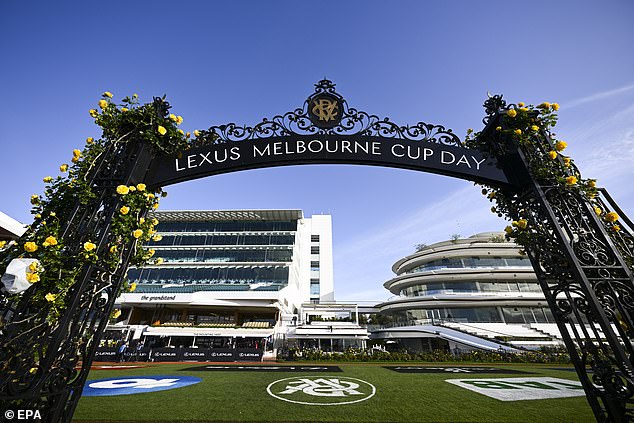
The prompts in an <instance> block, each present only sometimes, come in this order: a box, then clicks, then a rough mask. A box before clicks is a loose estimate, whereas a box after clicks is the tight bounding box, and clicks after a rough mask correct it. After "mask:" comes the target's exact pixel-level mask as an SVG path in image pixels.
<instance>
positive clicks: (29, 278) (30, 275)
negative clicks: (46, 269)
mask: <svg viewBox="0 0 634 423" xmlns="http://www.w3.org/2000/svg"><path fill="white" fill-rule="evenodd" d="M26 280H27V281H29V282H30V283H35V282H39V281H40V275H38V274H37V273H27V274H26Z"/></svg>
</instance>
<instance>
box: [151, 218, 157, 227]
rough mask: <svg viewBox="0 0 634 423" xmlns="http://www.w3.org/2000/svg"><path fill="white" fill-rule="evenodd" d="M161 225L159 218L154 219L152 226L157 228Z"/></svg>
mask: <svg viewBox="0 0 634 423" xmlns="http://www.w3.org/2000/svg"><path fill="white" fill-rule="evenodd" d="M158 224H159V221H158V219H157V218H154V219H152V225H154V226H156V225H158Z"/></svg>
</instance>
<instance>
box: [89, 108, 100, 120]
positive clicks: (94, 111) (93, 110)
mask: <svg viewBox="0 0 634 423" xmlns="http://www.w3.org/2000/svg"><path fill="white" fill-rule="evenodd" d="M88 113H90V116H92V117H94V118H96V117H97V116H99V112H98V111H97V109H90V110H88Z"/></svg>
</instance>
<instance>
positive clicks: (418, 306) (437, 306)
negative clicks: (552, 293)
mask: <svg viewBox="0 0 634 423" xmlns="http://www.w3.org/2000/svg"><path fill="white" fill-rule="evenodd" d="M392 270H393V272H394V273H395V277H393V278H392V279H390V280H388V281H387V282H385V283H384V284H383V285H384V287H385V288H386V289H388V290H389V291H390V292H391V293H392V294H394V296H393V297H391V298H390V299H389V300H387V301H385V302H382V303H380V304H378V305H377V306H376V309H377V311H379V312H380V314H381V316H380V317H381V319H380V320H382V322H383V323H384V324H383V327H380V328H379V329H377V330H375V331H374V332H373V334H372V337H373V338H375V339H383V340H392V341H393V342H394V341H396V342H398V344H399V345H400V346H402V347H404V348H408V349H412V350H427V349H449V350H452V351H454V350H455V351H459V350H470V349H484V350H499V349H503V350H513V349H516V348H519V347H522V348H529V349H535V348H540V347H545V346H560V345H563V343H562V341H561V335H560V333H559V330H558V329H557V325H556V324H555V320H554V318H553V315H552V312H551V311H550V309H549V308H548V305H547V303H546V300H545V298H544V294H543V293H542V290H541V288H540V287H539V285H538V282H537V277H536V275H535V273H534V272H533V268H532V266H531V263H530V261H529V259H528V258H527V257H526V256H525V255H521V254H520V248H519V247H518V246H517V245H516V244H514V243H512V242H508V241H506V240H505V239H504V234H503V233H497V232H487V233H481V234H477V235H474V236H471V237H470V238H466V239H455V240H451V241H444V242H439V243H436V244H433V245H430V246H423V247H422V248H420V249H419V251H417V252H416V253H414V254H412V255H410V256H407V257H404V258H402V259H400V260H398V261H397V262H396V263H395V264H394V265H393V266H392Z"/></svg>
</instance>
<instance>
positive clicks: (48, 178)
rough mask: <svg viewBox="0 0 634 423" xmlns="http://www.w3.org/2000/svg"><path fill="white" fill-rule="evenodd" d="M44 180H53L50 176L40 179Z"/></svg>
mask: <svg viewBox="0 0 634 423" xmlns="http://www.w3.org/2000/svg"><path fill="white" fill-rule="evenodd" d="M42 180H43V181H44V182H51V181H52V180H53V177H52V176H47V177H45V178H44V179H42Z"/></svg>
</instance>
